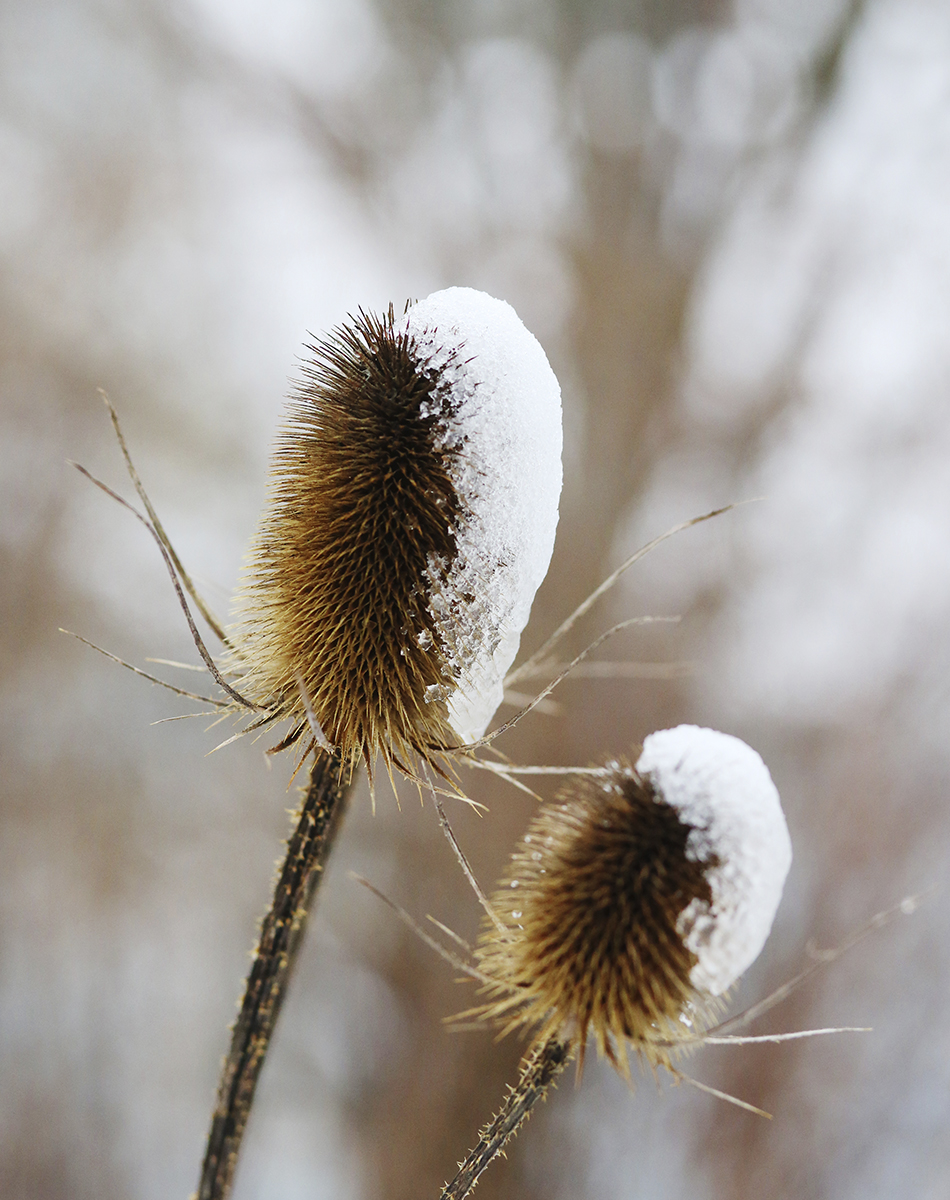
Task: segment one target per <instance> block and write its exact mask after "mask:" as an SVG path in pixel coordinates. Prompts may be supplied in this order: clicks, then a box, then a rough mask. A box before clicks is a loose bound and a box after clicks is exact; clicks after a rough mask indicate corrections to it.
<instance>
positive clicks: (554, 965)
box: [478, 725, 791, 1071]
mask: <svg viewBox="0 0 950 1200" xmlns="http://www.w3.org/2000/svg"><path fill="white" fill-rule="evenodd" d="M790 862H791V846H790V843H789V838H788V830H787V828H786V826H785V820H784V817H783V815H782V810H781V806H780V804H779V800H778V793H777V792H776V790H775V787H774V785H773V784H772V781H771V779H770V777H769V774H768V771H767V769H766V767H765V765H764V763H763V762H762V760H761V758H759V756H758V755H757V754H756V753H755V751H753V750H751V749H750V748H749V747H748V746H746V745H745V744H744V743H743V742H740V741H739V740H738V739H737V738H733V737H729V736H728V735H726V734H721V733H716V732H714V731H713V730H709V729H698V728H696V727H695V726H689V725H687V726H680V727H678V728H677V729H671V730H664V731H662V732H659V733H655V734H652V735H651V736H650V737H648V738H647V739H646V742H645V743H644V747H643V752H642V753H641V755H640V757H639V759H638V761H637V764H636V766H635V767H632V766H630V765H629V764H625V763H619V762H618V763H612V764H609V770H608V773H607V774H606V775H604V776H589V777H586V778H585V779H584V780H583V782H582V783H580V784H579V785H571V786H570V787H569V788H566V789H565V790H564V791H562V792H561V794H560V795H559V796H558V797H557V799H556V800H555V801H554V802H552V803H547V804H544V805H542V806H541V809H540V810H539V812H538V814H537V815H536V816H535V818H534V820H533V821H532V822H531V825H530V827H529V829H528V832H527V834H526V835H525V837H524V840H523V842H522V843H521V844H520V845H519V847H518V849H517V850H516V851H515V853H514V855H513V856H512V860H511V866H510V871H509V874H508V876H507V878H505V879H504V880H503V881H502V883H501V885H500V886H499V888H498V890H497V891H496V893H495V895H494V896H493V897H492V901H491V903H492V907H493V909H494V910H495V913H496V915H497V916H498V917H499V918H500V921H501V924H502V925H503V927H504V930H505V933H504V935H502V934H501V932H500V931H499V929H498V928H497V927H496V926H495V925H494V924H492V923H486V926H485V929H484V931H483V934H482V938H481V941H480V944H479V948H478V958H479V966H480V969H481V970H482V972H483V973H484V974H485V975H487V976H489V977H490V978H491V979H492V980H493V984H492V985H491V986H490V987H489V989H488V990H489V994H490V995H492V996H493V1000H492V1001H491V1002H490V1003H489V1004H487V1005H485V1006H484V1007H483V1008H482V1009H481V1010H480V1011H481V1014H482V1015H483V1016H486V1017H489V1018H495V1019H500V1020H501V1021H502V1023H503V1024H504V1027H505V1030H506V1031H508V1030H510V1029H514V1028H517V1027H519V1026H525V1027H529V1028H532V1029H535V1030H536V1031H537V1032H536V1037H537V1040H538V1041H541V1040H544V1039H546V1038H547V1037H550V1036H559V1037H562V1038H568V1039H571V1040H575V1041H576V1042H577V1043H578V1044H579V1045H580V1047H581V1048H582V1049H583V1046H584V1044H585V1043H586V1040H587V1037H588V1034H592V1035H593V1038H594V1042H595V1044H596V1045H597V1048H598V1050H599V1051H600V1053H601V1054H603V1055H605V1056H606V1057H607V1058H608V1059H609V1060H610V1061H611V1062H613V1063H614V1064H615V1065H616V1066H618V1067H619V1068H620V1069H622V1070H624V1071H625V1070H626V1067H627V1049H626V1047H627V1044H628V1043H630V1044H632V1046H633V1048H634V1049H635V1050H637V1051H638V1052H639V1053H640V1054H642V1055H643V1056H644V1057H645V1058H646V1059H647V1060H649V1061H651V1062H667V1061H668V1059H669V1045H670V1043H675V1042H677V1041H680V1040H682V1039H683V1038H684V1036H687V1035H691V1034H695V1033H696V1032H697V1030H701V1029H702V1028H703V1027H704V1025H705V1023H706V1022H707V1020H708V1019H709V1017H710V1016H711V1015H712V1013H713V1012H714V1011H715V1007H716V1005H715V1001H714V997H715V996H717V995H719V994H721V993H722V992H723V991H725V990H726V989H727V988H728V987H729V986H730V985H731V984H732V983H733V982H734V981H735V980H736V979H737V978H738V976H739V975H740V974H741V973H742V971H744V970H745V969H746V967H748V966H749V964H750V963H751V962H752V961H753V960H754V959H755V957H756V956H757V955H758V953H759V950H761V947H762V945H763V944H764V941H765V938H766V937H767V935H768V931H769V929H770V927H771V924H772V919H773V917H774V915H775V910H776V908H777V906H778V901H779V899H780V897H781V892H782V887H783V884H784V881H785V876H786V874H787V872H788V868H789V865H790ZM687 1022H688V1024H687Z"/></svg>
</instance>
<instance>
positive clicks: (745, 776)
mask: <svg viewBox="0 0 950 1200" xmlns="http://www.w3.org/2000/svg"><path fill="white" fill-rule="evenodd" d="M636 769H637V771H639V773H640V774H641V775H643V776H644V777H645V778H647V779H649V780H650V782H651V783H652V785H653V787H654V789H655V791H656V793H657V795H658V796H659V797H660V798H661V799H662V800H664V801H665V802H666V803H667V804H670V805H672V807H673V808H675V809H676V810H677V812H678V813H679V816H680V820H681V821H683V822H684V823H685V824H687V825H689V826H691V829H692V832H691V833H690V834H689V837H688V839H687V844H686V853H687V856H688V857H690V858H693V859H695V860H696V861H698V862H709V863H710V868H709V870H708V871H707V872H706V878H707V880H708V881H709V885H710V889H711V891H712V903H711V904H707V903H705V902H702V901H697V900H694V901H692V902H691V903H690V904H689V905H688V906H687V907H686V908H685V909H684V910H683V912H682V913H681V914H680V918H679V924H678V929H679V931H680V933H681V935H682V936H683V941H684V944H685V945H686V946H687V947H688V948H689V949H690V950H692V952H693V953H694V954H695V955H696V956H697V958H698V960H699V961H698V962H697V963H696V965H695V967H694V968H693V970H692V973H691V975H690V982H691V983H692V984H693V986H694V987H696V988H699V989H701V990H703V991H705V992H709V993H711V994H712V995H714V996H717V995H719V994H720V993H722V992H724V991H725V990H726V989H727V988H728V987H730V986H731V985H732V984H733V983H734V982H735V981H736V979H738V978H739V976H740V975H741V974H742V972H743V971H744V970H745V969H746V968H747V967H748V966H750V965H751V964H752V963H753V962H754V961H755V959H756V958H757V957H758V955H759V952H760V951H761V949H762V947H763V946H764V944H765V939H766V938H767V937H768V935H769V930H770V929H771V928H772V921H773V918H774V917H775V912H776V909H777V908H778V904H779V900H780V899H781V897H782V888H783V886H784V884H785V877H786V875H787V874H788V869H789V867H790V866H791V862H792V846H791V841H790V840H789V836H788V828H787V826H786V824H785V817H784V815H783V814H782V807H781V804H780V802H779V796H778V792H777V790H776V788H775V784H774V783H773V782H772V779H771V776H770V775H769V772H768V768H767V767H766V765H765V763H764V762H763V761H762V759H761V758H760V757H759V755H758V754H756V752H755V751H754V750H752V749H751V748H750V747H749V746H747V745H746V744H745V742H741V741H740V740H739V739H738V738H735V737H730V736H729V734H725V733H717V732H716V731H715V730H712V729H700V728H698V727H697V726H696V725H680V726H678V727H677V728H676V729H664V730H661V731H660V732H659V733H653V734H651V735H650V736H649V737H648V738H647V739H646V740H645V742H644V743H643V753H642V754H641V755H640V758H639V760H638V762H637V768H636Z"/></svg>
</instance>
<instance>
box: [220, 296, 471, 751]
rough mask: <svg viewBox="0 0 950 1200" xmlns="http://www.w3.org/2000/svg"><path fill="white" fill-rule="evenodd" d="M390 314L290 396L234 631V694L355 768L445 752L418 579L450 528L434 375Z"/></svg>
mask: <svg viewBox="0 0 950 1200" xmlns="http://www.w3.org/2000/svg"><path fill="white" fill-rule="evenodd" d="M393 321H394V318H393V311H392V308H391V307H390V310H389V313H388V314H387V315H386V316H384V317H376V316H372V315H369V314H366V313H363V312H360V314H359V316H358V317H357V318H356V319H355V321H354V322H353V324H352V325H351V326H344V327H343V328H340V329H338V330H336V332H335V333H334V334H333V335H332V336H331V337H330V338H328V339H327V340H326V341H324V342H320V343H316V344H314V345H312V346H311V347H309V349H310V351H311V353H312V355H313V358H312V360H311V361H310V362H309V363H308V364H307V365H306V366H305V367H304V371H303V379H302V382H301V383H300V385H299V386H298V388H297V391H296V394H295V396H294V397H293V402H292V408H291V411H290V415H289V419H288V422H287V425H286V427H285V429H284V432H283V434H282V436H281V438H280V440H279V442H278V446H277V450H276V454H275V457H274V463H273V474H272V482H271V503H270V509H269V511H268V513H267V515H266V516H265V519H264V521H263V522H262V524H261V527H260V530H259V532H258V535H257V539H256V543H255V545H254V547H253V550H252V552H251V556H250V565H249V569H248V573H247V577H246V581H245V586H244V591H243V596H242V598H241V600H240V607H239V613H238V625H237V629H236V631H235V636H236V643H237V650H238V653H239V655H240V659H241V663H242V666H243V668H244V670H245V671H246V679H245V681H244V687H245V689H246V690H249V691H250V694H252V695H254V696H255V697H256V698H257V699H258V700H259V701H260V702H261V703H262V704H265V705H267V706H268V707H269V708H271V709H272V710H274V711H275V712H276V713H278V714H279V715H280V716H282V717H283V716H286V717H292V718H295V719H296V720H297V721H307V720H308V713H307V712H306V707H307V705H305V703H304V701H303V699H302V698H303V697H304V696H305V697H307V698H308V700H309V706H310V707H311V709H312V714H310V715H312V716H313V718H314V719H315V721H316V722H318V723H319V726H320V728H321V729H322V730H323V731H324V732H325V733H326V737H327V739H328V741H329V742H330V743H331V744H332V745H334V746H336V747H338V748H339V749H340V750H341V752H342V753H343V756H344V757H349V756H350V755H352V754H353V753H358V754H360V755H361V756H362V757H363V759H364V761H365V762H366V765H367V767H368V768H370V769H371V767H372V760H373V758H374V757H375V755H376V753H377V752H380V753H381V754H382V755H383V760H384V764H385V765H386V767H387V768H390V767H391V766H392V765H393V764H394V763H395V762H396V761H397V760H401V761H406V760H408V761H411V760H412V758H413V757H415V756H420V757H422V758H424V759H426V758H430V757H431V755H432V748H433V747H449V746H452V745H454V744H455V743H456V742H457V740H458V739H457V738H456V736H455V734H454V733H453V731H452V729H451V728H450V726H449V724H448V721H447V716H446V705H445V702H444V700H443V699H441V698H440V696H441V693H442V691H443V690H444V689H445V688H446V686H447V685H450V684H452V683H453V682H454V680H453V676H452V671H451V669H450V667H449V665H448V660H447V658H446V655H445V653H444V650H443V648H442V647H441V645H440V642H439V637H438V630H437V628H436V623H435V618H434V617H433V614H432V613H431V612H430V611H429V608H428V605H427V600H426V591H425V587H424V584H425V581H426V580H427V579H428V577H429V573H430V572H431V571H433V570H436V569H437V568H436V567H435V566H434V565H433V564H435V563H438V562H442V563H448V562H450V561H451V560H452V558H453V557H454V554H455V536H456V535H455V529H456V526H457V525H458V523H459V521H460V520H462V518H463V513H462V511H461V507H460V501H459V498H458V496H457V494H456V491H455V489H454V487H453V485H452V482H451V479H450V478H449V474H448V463H449V459H450V456H451V454H452V453H453V452H452V451H451V450H449V449H446V448H444V447H443V448H439V446H438V445H437V439H436V437H435V426H436V416H435V415H434V411H433V413H431V414H430V412H429V410H430V409H433V410H434V406H433V404H432V399H433V391H434V389H435V387H436V384H437V381H438V380H437V375H436V374H435V372H433V371H431V370H428V369H427V367H426V364H425V363H424V362H421V361H420V360H419V356H418V353H417V350H416V346H415V343H414V341H413V340H412V338H410V337H409V336H408V335H407V334H405V333H397V332H396V331H395V330H394V327H393Z"/></svg>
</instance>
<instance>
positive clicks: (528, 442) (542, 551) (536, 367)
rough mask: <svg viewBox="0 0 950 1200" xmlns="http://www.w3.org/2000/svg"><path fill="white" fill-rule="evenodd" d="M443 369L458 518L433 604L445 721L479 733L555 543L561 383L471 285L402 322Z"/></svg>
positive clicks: (503, 307)
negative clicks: (445, 662) (451, 678)
mask: <svg viewBox="0 0 950 1200" xmlns="http://www.w3.org/2000/svg"><path fill="white" fill-rule="evenodd" d="M399 329H400V331H402V330H404V331H406V332H408V333H410V334H411V335H412V336H413V337H414V338H415V340H416V343H417V346H418V349H419V353H420V355H421V356H422V357H423V359H425V360H427V361H428V362H429V364H430V366H431V367H433V368H435V369H437V370H438V371H439V373H440V376H441V378H440V382H439V386H438V387H437V389H436V392H435V399H434V402H435V404H436V405H437V406H438V408H437V411H438V413H439V416H440V424H439V435H438V436H439V444H440V445H441V446H443V447H446V448H450V449H452V450H454V451H456V453H454V454H452V455H451V456H450V464H451V465H450V471H449V473H450V476H451V478H452V482H453V484H454V485H455V490H456V492H457V494H458V497H459V499H460V501H461V503H462V508H463V511H464V512H465V514H466V516H465V518H464V519H463V520H462V521H461V522H460V526H459V528H458V529H457V530H456V546H457V553H456V557H455V560H454V561H453V563H452V564H451V566H450V569H449V572H448V575H447V577H446V578H445V579H444V580H443V579H442V571H443V569H444V566H445V564H443V563H439V562H437V561H432V562H430V564H429V567H430V577H429V578H430V594H429V608H430V611H431V612H432V613H433V615H434V616H435V618H436V622H437V627H438V631H439V634H440V640H441V642H442V644H443V646H444V647H445V649H446V653H447V655H448V658H449V665H450V666H451V668H452V670H453V674H454V675H455V677H456V678H457V679H458V680H459V683H458V686H457V687H456V689H455V691H454V692H452V693H451V694H450V695H449V697H448V702H449V719H450V721H451V724H452V727H453V728H454V729H455V731H456V733H457V734H458V735H459V737H460V738H461V739H462V741H463V742H472V741H475V740H477V739H478V738H479V737H481V736H482V734H483V733H484V732H485V729H486V727H487V726H488V722H489V721H490V720H491V718H492V716H493V714H494V712H495V710H496V709H497V707H498V705H499V704H500V703H501V699H502V693H503V687H504V678H505V675H506V674H507V672H508V669H509V667H510V666H511V664H512V662H513V661H514V658H515V655H516V654H517V653H518V645H519V643H520V641H521V631H522V630H523V629H524V627H525V625H526V624H527V621H528V616H529V614H530V612H531V604H532V601H533V600H534V595H535V592H536V591H537V589H538V587H539V585H540V583H541V581H542V579H543V578H544V576H545V574H546V572H547V569H548V564H549V563H550V561H551V552H552V550H553V548H554V534H555V531H556V529H557V518H558V500H559V498H560V494H561V440H562V439H561V389H560V387H559V386H558V382H557V379H556V378H555V375H554V372H553V371H552V370H551V367H550V364H549V363H548V360H547V357H546V356H545V353H544V351H543V350H542V348H541V346H540V344H539V343H538V341H537V339H536V338H535V337H534V336H533V335H532V334H531V333H529V332H528V330H527V329H526V328H525V327H524V325H523V324H522V323H521V321H520V319H519V318H518V315H517V313H516V312H515V311H514V309H513V308H512V307H511V306H510V305H509V304H506V303H505V302H504V301H503V300H495V299H493V298H492V297H491V296H488V295H486V294H485V293H484V292H479V291H475V290H473V289H472V288H458V287H455V288H448V289H447V290H445V291H442V292H434V293H433V294H432V295H431V296H429V297H427V298H426V299H425V300H422V301H420V302H419V303H418V304H416V305H414V307H413V308H411V309H410V310H409V312H408V313H407V314H406V317H405V318H404V319H403V322H402V324H401V325H400V327H399Z"/></svg>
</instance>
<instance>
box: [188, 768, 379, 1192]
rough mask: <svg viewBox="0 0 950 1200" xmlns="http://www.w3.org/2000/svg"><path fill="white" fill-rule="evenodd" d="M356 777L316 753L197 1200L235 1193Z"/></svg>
mask: <svg viewBox="0 0 950 1200" xmlns="http://www.w3.org/2000/svg"><path fill="white" fill-rule="evenodd" d="M354 774H355V772H354V770H353V766H352V764H351V763H350V762H348V761H347V760H346V759H344V758H342V756H341V755H340V754H338V753H329V752H327V751H323V750H317V752H316V758H315V759H314V764H313V768H312V770H311V772H310V786H309V788H308V790H307V795H306V797H305V799H304V802H303V805H302V806H301V809H300V815H299V816H298V818H297V823H296V827H295V829H294V831H293V834H292V836H291V838H290V840H289V841H288V843H287V854H286V856H285V858H284V862H283V865H282V866H281V869H280V877H279V878H278V880H277V885H276V887H275V888H274V896H273V899H272V901H271V906H270V909H269V911H268V912H267V915H266V916H265V917H264V920H263V922H262V924H261V933H260V938H259V940H258V944H257V950H256V951H255V954H254V963H253V966H252V967H251V971H250V974H249V975H248V977H247V984H246V985H245V991H244V999H243V1001H242V1002H241V1011H240V1014H239V1016H238V1019H237V1021H236V1022H235V1024H234V1027H233V1030H232V1034H231V1048H230V1050H229V1051H228V1055H227V1058H226V1059H225V1060H224V1065H223V1067H222V1069H221V1079H220V1082H219V1084H218V1101H217V1104H216V1106H215V1110H214V1113H213V1115H212V1118H211V1129H210V1130H209V1133H208V1144H207V1148H206V1150H205V1158H204V1163H203V1165H202V1168H201V1181H200V1183H199V1185H198V1191H197V1193H195V1196H194V1197H193V1200H226V1197H227V1196H228V1194H229V1193H230V1191H231V1185H232V1182H233V1180H234V1171H235V1168H236V1166H237V1158H238V1151H239V1150H240V1148H241V1139H242V1137H243V1136H244V1128H245V1126H246V1125H247V1119H248V1116H249V1114H250V1111H251V1104H252V1102H253V1100H254V1089H255V1087H256V1086H257V1079H258V1076H259V1075H260V1072H261V1067H262V1066H263V1065H264V1057H265V1055H266V1054H267V1047H268V1045H269V1044H270V1040H271V1037H272V1035H273V1032H274V1026H275V1025H276V1023H277V1016H278V1014H279V1012H280V1006H281V1003H282V1002H283V999H284V995H285V993H286V990H287V983H288V980H289V978H290V974H291V971H292V970H293V966H294V962H295V960H296V957H297V952H298V950H299V948H300V944H301V942H302V940H303V933H304V928H305V926H306V921H307V913H308V911H309V909H310V907H311V905H312V904H313V901H314V899H315V896H316V892H317V889H318V887H319V886H320V880H321V878H322V876H323V868H324V864H325V862H326V859H327V856H328V854H329V852H330V849H331V847H332V845H333V841H334V838H335V837H336V834H337V831H338V830H339V827H340V824H341V820H342V817H343V813H344V811H345V809H346V803H347V800H348V798H349V793H350V790H351V786H352V780H353V776H354Z"/></svg>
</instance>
